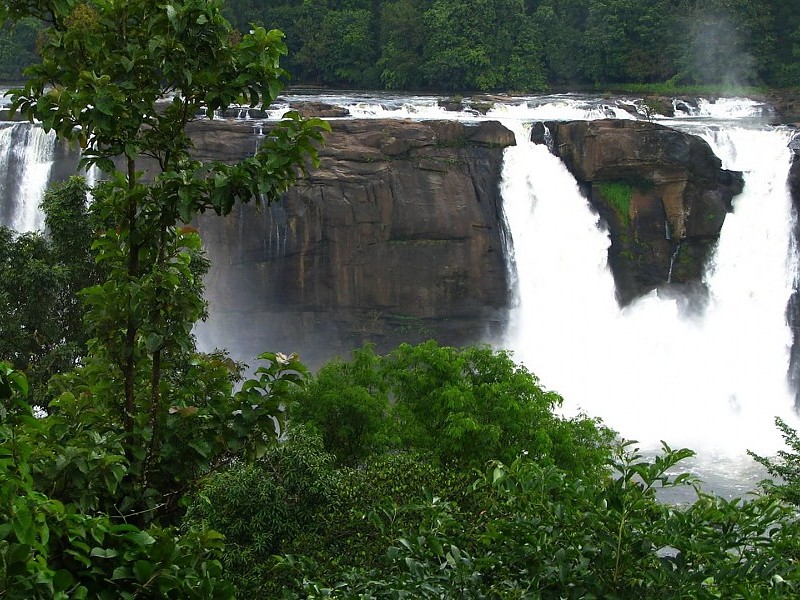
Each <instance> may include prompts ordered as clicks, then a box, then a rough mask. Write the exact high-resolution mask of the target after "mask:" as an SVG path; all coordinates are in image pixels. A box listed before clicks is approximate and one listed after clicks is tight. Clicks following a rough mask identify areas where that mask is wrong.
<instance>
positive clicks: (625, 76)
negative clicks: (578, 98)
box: [583, 0, 680, 82]
mask: <svg viewBox="0 0 800 600" xmlns="http://www.w3.org/2000/svg"><path fill="white" fill-rule="evenodd" d="M677 33H678V30H677V27H676V25H675V19H674V13H673V11H672V7H671V6H670V2H668V1H667V0H663V1H657V2H649V3H647V4H646V5H643V4H641V3H639V2H634V1H632V0H593V1H592V2H589V16H588V20H587V24H586V31H585V32H584V35H583V39H584V44H585V47H586V54H585V56H586V62H587V64H586V66H585V67H584V69H585V74H586V76H587V78H589V79H590V80H594V81H598V82H599V81H603V82H615V81H616V82H631V81H636V82H660V81H665V80H667V79H669V78H670V77H672V76H673V75H674V73H675V61H676V58H677V56H678V54H677V52H678V51H679V49H680V46H679V45H676V44H675V41H676V40H679V39H680V36H676V34H677Z"/></svg>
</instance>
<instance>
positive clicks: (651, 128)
mask: <svg viewBox="0 0 800 600" xmlns="http://www.w3.org/2000/svg"><path fill="white" fill-rule="evenodd" d="M547 126H548V130H549V131H550V134H551V135H552V139H553V151H554V152H555V153H556V154H557V155H558V156H559V157H560V158H561V159H562V160H563V161H564V163H565V164H566V165H567V167H568V168H569V170H570V171H571V172H572V173H573V175H574V176H575V178H576V179H577V180H578V182H579V184H580V185H581V186H582V187H583V189H584V191H585V193H586V194H587V196H588V198H589V200H590V202H591V204H592V206H593V207H594V208H595V209H596V210H597V211H598V212H599V214H600V216H601V217H602V218H603V219H604V220H605V222H606V223H607V224H608V227H609V233H610V236H611V247H610V248H609V263H610V265H611V268H612V271H613V273H614V278H615V281H616V286H617V296H618V300H619V301H620V303H621V304H623V305H625V304H628V303H629V302H631V301H632V300H633V299H635V298H637V297H639V296H642V295H644V294H646V293H647V292H649V291H650V290H653V289H655V288H657V287H659V286H660V285H663V284H665V283H667V282H670V283H675V284H681V283H684V284H689V283H696V282H699V281H701V276H702V271H703V268H704V265H705V263H706V259H707V258H708V255H709V253H710V252H711V250H712V248H713V246H714V244H715V243H716V241H717V239H718V237H719V232H720V229H721V227H722V223H723V222H724V220H725V215H726V213H727V212H729V211H730V210H731V200H732V198H733V197H734V196H735V195H736V194H739V193H740V192H741V191H742V187H743V179H742V175H741V173H738V172H733V171H727V170H725V169H722V167H721V162H720V160H719V159H718V158H717V157H716V156H715V155H714V153H713V152H712V150H711V148H710V147H709V145H708V144H707V143H706V142H705V141H704V140H702V139H700V138H698V137H696V136H693V135H690V134H686V133H683V132H679V131H676V130H674V129H671V128H669V127H665V126H663V125H659V124H656V123H652V122H649V121H629V120H598V121H573V122H567V123H548V124H547ZM534 141H536V140H534Z"/></svg>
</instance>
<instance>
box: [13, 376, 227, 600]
mask: <svg viewBox="0 0 800 600" xmlns="http://www.w3.org/2000/svg"><path fill="white" fill-rule="evenodd" d="M27 392H28V386H27V382H26V380H25V378H24V376H23V375H22V374H21V373H19V372H18V371H14V370H13V369H12V368H11V367H10V366H9V365H7V364H6V363H1V362H0V596H2V597H4V598H14V599H22V598H25V599H42V600H45V599H50V598H98V599H101V598H102V599H108V600H112V599H117V598H135V597H147V598H232V597H233V588H232V586H231V585H230V584H229V583H227V582H226V581H225V580H224V579H223V578H222V567H221V564H220V562H219V561H218V560H217V558H218V555H219V550H220V549H221V547H222V544H221V540H220V536H219V535H218V534H215V533H213V532H197V533H190V534H185V535H178V534H177V533H176V532H175V531H172V530H170V529H164V528H160V527H149V528H148V529H146V530H145V529H139V528H137V527H135V526H133V525H129V524H125V523H124V522H120V521H117V522H114V520H113V519H112V518H111V517H110V516H108V515H103V514H100V515H91V514H88V513H86V512H84V511H83V510H82V509H81V508H82V507H80V506H76V505H75V504H72V503H70V502H60V501H58V500H55V499H53V498H51V497H48V495H47V494H46V493H44V492H43V491H42V489H41V488H39V487H38V486H37V483H38V482H37V481H36V477H35V473H34V469H33V468H32V467H34V465H33V464H32V463H34V462H35V461H37V460H38V459H39V457H40V455H41V454H42V452H43V451H44V450H50V449H53V447H52V446H47V441H46V439H47V430H48V424H47V420H48V419H37V418H34V417H33V414H32V412H31V409H30V406H29V405H28V404H27V402H26V400H25V396H26V395H27ZM95 441H96V440H95ZM92 450H93V453H94V454H96V455H97V456H96V458H97V459H100V458H101V455H102V454H103V448H102V447H95V448H93V449H92ZM84 456H86V455H84ZM84 467H85V468H84V469H83V470H84V471H88V468H86V467H88V465H86V464H84ZM45 489H48V487H45Z"/></svg>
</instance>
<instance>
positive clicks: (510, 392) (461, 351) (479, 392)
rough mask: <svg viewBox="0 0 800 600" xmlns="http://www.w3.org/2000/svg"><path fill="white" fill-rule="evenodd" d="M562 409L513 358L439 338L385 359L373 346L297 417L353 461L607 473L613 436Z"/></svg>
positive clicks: (305, 396)
mask: <svg viewBox="0 0 800 600" xmlns="http://www.w3.org/2000/svg"><path fill="white" fill-rule="evenodd" d="M389 399H391V402H390V401H389ZM560 404H561V398H560V397H559V396H558V394H555V393H553V392H548V391H545V390H543V389H542V388H541V387H540V386H539V383H538V380H537V378H536V376H535V375H533V374H532V373H530V372H529V371H528V370H527V369H525V368H524V367H522V366H520V365H517V364H515V363H514V361H513V360H511V357H510V356H509V355H508V354H507V353H505V352H502V351H500V352H498V351H494V350H492V349H491V348H488V347H470V348H451V347H445V346H439V345H438V344H436V342H434V341H429V342H426V343H424V344H419V345H417V346H410V345H408V344H402V345H401V346H399V347H398V348H397V349H396V350H395V351H394V352H392V353H390V354H388V355H386V356H382V357H381V356H376V355H374V353H373V352H372V349H371V348H370V347H368V346H367V347H365V348H362V349H361V350H359V351H356V352H355V353H354V356H353V360H352V361H351V362H349V363H345V362H342V361H335V362H333V363H331V364H329V365H327V366H326V367H325V368H323V369H322V370H321V371H320V373H319V375H318V376H317V378H316V379H315V380H313V381H312V383H311V385H310V386H308V387H306V388H305V389H302V390H299V391H298V395H297V397H296V398H295V405H294V408H293V411H292V414H293V416H294V418H296V419H297V420H299V421H301V422H306V423H308V424H309V425H311V426H313V427H315V428H316V429H317V430H319V431H320V433H321V434H322V437H323V440H324V441H325V444H326V448H327V449H328V451H329V452H332V453H333V454H335V455H336V456H337V458H338V459H339V460H340V462H342V463H343V464H354V463H356V462H357V461H358V460H359V459H361V458H363V457H365V456H367V455H369V454H371V453H374V452H376V451H380V450H383V449H387V448H397V449H415V450H419V451H423V452H426V453H429V454H431V455H432V456H436V457H437V458H438V460H439V461H441V463H442V464H450V463H457V464H460V465H462V466H463V465H475V466H479V465H482V464H483V463H484V462H485V461H487V460H490V459H495V458H499V459H502V460H513V459H514V458H515V457H516V456H518V455H520V454H522V453H528V454H530V455H531V456H532V457H534V458H536V459H537V460H539V461H542V462H547V463H556V464H559V465H560V466H562V467H564V468H567V469H574V470H575V471H576V472H588V471H592V472H596V471H598V470H600V469H602V466H603V465H604V464H605V459H606V454H605V450H604V448H605V444H606V443H607V442H608V440H609V439H610V434H609V432H607V431H605V430H604V429H603V428H602V427H599V426H598V424H597V423H596V422H595V421H593V420H591V419H587V418H584V417H577V418H575V419H569V420H565V419H561V418H559V417H556V416H555V415H554V414H553V409H554V408H556V407H557V406H559V405H560Z"/></svg>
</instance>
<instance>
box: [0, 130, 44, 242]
mask: <svg viewBox="0 0 800 600" xmlns="http://www.w3.org/2000/svg"><path fill="white" fill-rule="evenodd" d="M3 125H5V126H4V127H2V129H0V201H2V203H3V205H4V206H3V213H4V214H6V215H8V217H7V219H6V220H5V221H6V222H4V223H2V224H3V225H6V226H8V227H11V228H12V229H15V230H16V231H19V232H26V231H35V230H38V229H41V228H42V227H43V226H44V215H43V213H42V212H41V211H40V210H39V204H40V203H41V201H42V198H43V196H44V192H45V190H46V189H47V184H48V181H49V179H50V171H51V169H52V167H53V151H54V149H55V143H56V137H55V134H54V133H52V132H51V133H49V134H47V133H45V132H44V131H43V130H42V129H41V127H37V126H36V125H31V124H30V123H5V124H3Z"/></svg>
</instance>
